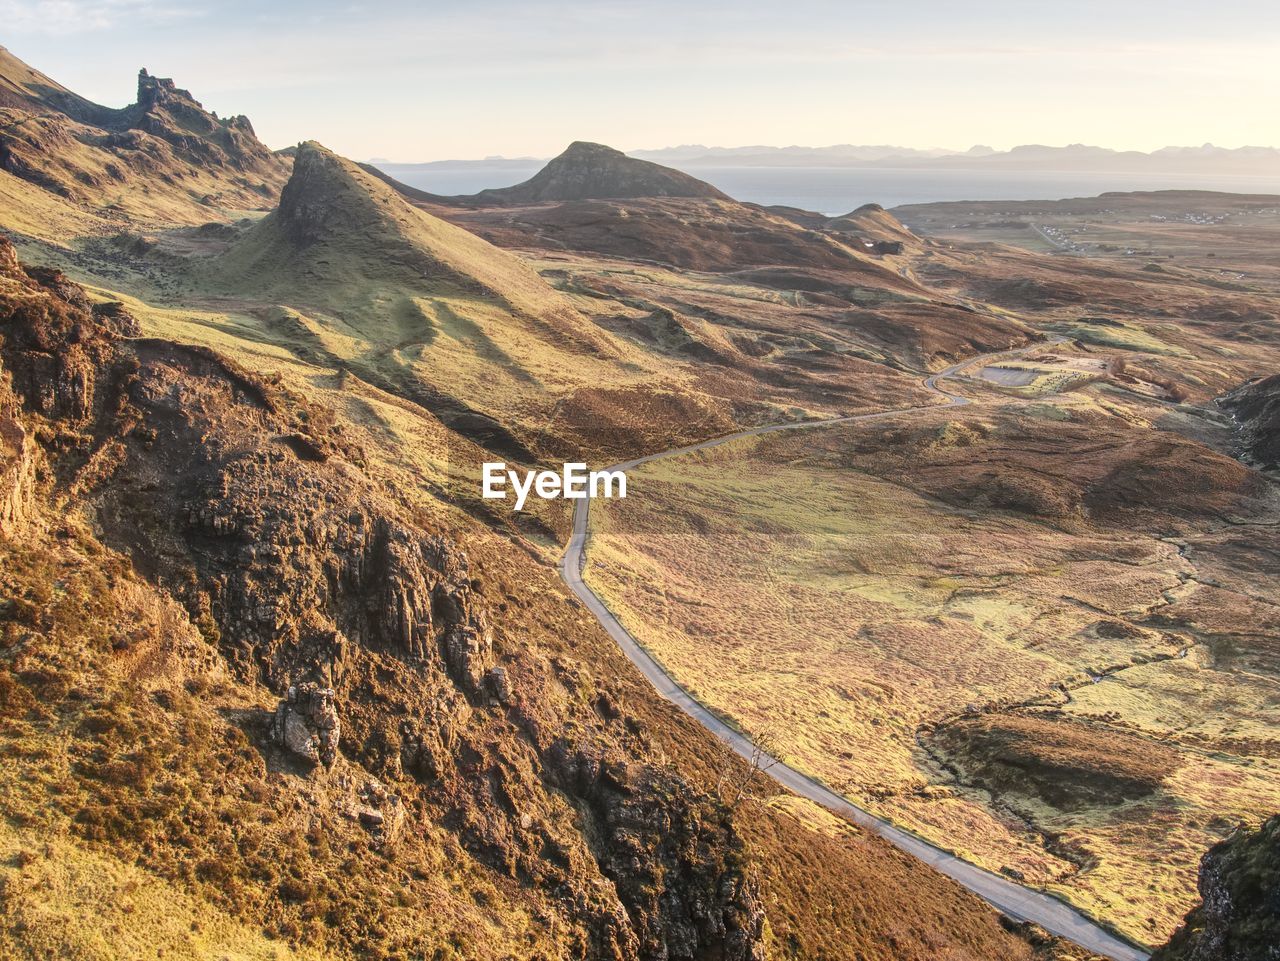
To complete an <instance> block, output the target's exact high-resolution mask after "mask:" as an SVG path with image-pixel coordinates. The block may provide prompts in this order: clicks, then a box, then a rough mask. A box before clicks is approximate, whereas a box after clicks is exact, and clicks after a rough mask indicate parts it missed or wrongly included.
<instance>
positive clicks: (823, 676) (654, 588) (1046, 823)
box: [587, 428, 1280, 943]
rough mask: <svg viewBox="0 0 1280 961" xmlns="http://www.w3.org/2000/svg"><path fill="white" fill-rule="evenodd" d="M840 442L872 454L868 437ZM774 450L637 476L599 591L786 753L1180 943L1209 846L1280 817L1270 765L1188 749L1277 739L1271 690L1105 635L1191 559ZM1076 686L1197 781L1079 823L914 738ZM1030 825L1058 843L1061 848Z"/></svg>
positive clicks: (992, 857) (1137, 933) (738, 448)
mask: <svg viewBox="0 0 1280 961" xmlns="http://www.w3.org/2000/svg"><path fill="white" fill-rule="evenodd" d="M865 429H874V428H865ZM844 436H846V437H847V442H848V444H850V445H856V444H857V443H858V431H857V429H856V428H854V429H849V430H847V431H846V433H845V435H844ZM778 443H779V442H778V441H777V440H776V439H775V438H764V439H760V438H756V439H750V440H746V441H742V442H735V443H733V444H730V445H725V446H722V447H720V448H716V449H714V450H712V451H707V452H700V453H698V454H696V455H689V456H682V457H680V458H675V459H670V460H664V461H659V462H656V463H653V464H650V465H646V466H645V467H643V468H641V469H639V470H637V471H635V472H633V473H632V474H631V476H630V477H629V489H628V498H627V499H626V500H625V501H613V502H608V503H602V504H600V505H597V507H596V509H594V510H593V511H592V515H591V516H592V540H591V545H590V555H589V566H588V569H587V577H588V580H589V582H590V583H591V585H592V586H593V588H594V589H595V590H596V591H597V592H598V593H599V594H600V595H601V596H602V597H603V598H604V599H605V600H606V601H607V603H608V604H609V606H610V607H611V608H612V609H613V610H614V611H615V613H617V614H618V616H619V618H620V619H621V620H622V621H623V623H624V624H625V625H626V626H627V628H628V629H629V630H631V631H632V633H633V634H634V635H635V636H636V637H637V638H639V639H640V640H641V642H642V643H644V644H645V645H646V647H647V648H648V649H649V650H650V651H651V652H652V653H653V654H654V655H655V656H656V657H657V658H658V659H659V660H660V661H661V662H662V663H663V664H664V666H665V667H666V668H667V669H668V670H669V671H670V672H671V673H672V674H673V675H674V676H675V677H676V678H677V679H678V680H679V681H680V682H681V683H682V684H684V685H685V686H686V687H687V688H688V689H689V690H690V691H691V692H693V693H694V694H695V695H696V696H698V697H699V698H700V699H701V700H703V701H704V702H705V703H707V704H709V705H710V706H712V707H713V708H715V709H716V710H718V711H720V712H721V713H723V714H725V715H726V716H728V717H730V718H732V719H733V720H734V721H735V722H737V723H738V724H740V725H741V726H742V727H743V728H745V729H746V730H748V731H754V732H769V733H771V734H772V735H773V736H774V737H775V738H776V739H777V740H778V742H779V744H780V753H781V754H782V756H783V757H784V758H785V759H786V760H787V761H788V762H789V763H791V764H793V765H794V766H796V767H798V768H800V769H802V770H805V771H807V772H808V773H811V774H813V775H815V776H817V777H819V778H820V779H822V780H824V781H826V782H827V783H829V784H832V785H834V786H836V787H837V788H839V789H842V790H844V791H845V792H846V793H847V794H848V795H849V796H850V797H851V798H853V799H854V800H856V801H858V802H859V803H862V804H864V805H865V806H867V807H869V808H871V809H872V810H875V811H876V812H878V813H881V814H883V815H885V816H887V817H890V818H891V819H892V820H894V821H895V822H897V823H900V824H903V825H905V826H907V827H910V828H912V829H913V830H916V831H918V832H919V833H921V834H923V835H925V836H926V837H929V838H930V839H932V840H934V841H936V842H938V843H940V844H942V845H943V846H944V847H947V848H950V849H953V850H955V851H957V852H958V853H961V854H963V855H964V856H966V857H968V858H970V859H972V860H975V861H977V862H978V863H982V864H984V865H986V866H988V867H991V868H992V869H995V870H999V869H1000V868H1003V867H1008V868H1013V869H1016V870H1017V871H1018V872H1020V873H1021V874H1022V875H1024V876H1025V877H1026V878H1027V879H1028V881H1030V882H1031V883H1038V884H1041V885H1045V886H1048V887H1050V888H1051V889H1053V890H1057V891H1059V892H1061V893H1062V894H1063V895H1064V896H1066V897H1068V898H1069V899H1070V900H1072V901H1074V902H1075V903H1077V904H1079V905H1080V906H1081V907H1083V908H1084V909H1085V910H1087V911H1090V912H1093V913H1095V914H1097V915H1098V916H1100V917H1104V918H1106V919H1107V920H1109V921H1111V922H1113V923H1115V924H1116V925H1117V926H1119V927H1120V928H1121V929H1122V930H1124V931H1125V932H1126V933H1127V934H1129V935H1130V936H1132V937H1135V938H1137V939H1139V940H1142V941H1146V942H1148V943H1155V942H1158V941H1160V940H1162V939H1163V938H1164V937H1165V936H1167V935H1168V933H1169V932H1170V931H1171V930H1172V928H1173V927H1174V926H1175V924H1176V923H1177V921H1178V920H1179V919H1180V918H1181V915H1182V914H1183V913H1184V912H1185V911H1186V910H1187V908H1188V907H1189V906H1190V904H1191V903H1192V901H1193V900H1194V897H1193V896H1194V879H1195V866H1196V864H1197V862H1198V859H1199V857H1200V855H1201V854H1202V853H1203V851H1204V849H1205V848H1206V847H1207V846H1208V845H1209V844H1211V843H1212V842H1213V841H1214V840H1215V839H1216V838H1217V837H1219V836H1221V835H1222V834H1223V833H1224V832H1225V831H1226V830H1227V829H1228V827H1229V825H1230V824H1231V823H1232V821H1233V819H1235V818H1256V817H1258V816H1260V815H1262V814H1265V813H1267V812H1268V811H1271V810H1275V809H1276V808H1278V807H1280V776H1278V774H1280V772H1277V771H1275V770H1273V769H1272V767H1271V765H1270V762H1269V761H1266V762H1264V761H1261V760H1258V759H1255V758H1250V757H1248V756H1221V757H1216V758H1215V759H1214V760H1212V761H1209V760H1208V759H1206V757H1205V756H1204V753H1203V751H1200V750H1197V749H1196V748H1195V746H1194V744H1185V745H1182V744H1179V741H1180V740H1182V739H1183V735H1184V734H1195V733H1197V732H1199V733H1203V735H1204V736H1205V737H1206V738H1208V737H1216V736H1219V735H1226V734H1230V735H1233V736H1238V737H1239V738H1240V739H1242V740H1244V739H1247V738H1254V739H1258V738H1262V737H1263V736H1264V732H1265V731H1266V730H1267V728H1269V727H1270V728H1271V729H1272V730H1274V726H1273V725H1274V724H1275V722H1276V721H1277V720H1280V718H1278V717H1276V716H1275V715H1276V713H1277V707H1276V704H1275V699H1274V698H1273V697H1268V698H1264V697H1263V692H1264V690H1266V691H1273V690H1274V687H1273V686H1269V685H1270V684H1271V682H1269V681H1267V680H1264V679H1261V678H1259V679H1257V680H1256V682H1254V684H1253V686H1252V687H1251V686H1250V683H1251V682H1250V681H1248V680H1247V679H1242V678H1240V677H1239V676H1238V675H1236V674H1226V673H1219V672H1217V671H1214V670H1213V669H1212V668H1211V667H1209V666H1207V665H1206V664H1205V658H1204V656H1203V655H1202V654H1200V655H1197V654H1196V653H1195V651H1194V649H1193V652H1192V654H1191V655H1189V656H1188V657H1186V658H1177V656H1176V655H1177V654H1178V651H1179V646H1180V645H1181V644H1182V643H1184V641H1183V640H1182V639H1181V638H1179V637H1175V636H1173V635H1168V634H1164V633H1161V632H1159V631H1157V630H1152V629H1147V628H1143V629H1140V630H1138V631H1135V632H1134V634H1133V636H1128V637H1107V636H1106V634H1105V632H1103V633H1099V632H1098V630H1097V628H1096V625H1097V624H1098V623H1099V622H1100V621H1103V620H1111V619H1116V620H1120V621H1125V620H1128V619H1132V618H1141V617H1142V616H1143V615H1145V614H1146V613H1147V612H1148V611H1149V610H1151V609H1153V608H1158V607H1161V606H1163V605H1164V604H1165V603H1166V599H1171V600H1175V601H1176V600H1177V599H1178V598H1179V597H1181V596H1182V595H1185V594H1186V593H1187V592H1188V591H1194V590H1195V589H1196V586H1195V584H1194V583H1191V584H1184V583H1183V578H1185V577H1186V576H1187V575H1188V574H1190V573H1192V572H1193V568H1192V567H1191V565H1190V564H1189V563H1188V562H1187V561H1186V560H1184V559H1183V558H1181V557H1179V555H1178V553H1177V551H1176V548H1175V546H1174V545H1173V544H1171V543H1165V542H1162V541H1160V540H1158V539H1156V538H1152V537H1141V536H1133V535H1127V534H1125V535H1117V536H1112V535H1109V534H1106V533H1105V532H1102V531H1090V530H1087V529H1081V530H1078V531H1077V532H1076V533H1067V532H1065V531H1063V530H1056V529H1053V528H1049V527H1047V526H1045V525H1043V524H1040V523H1037V522H1036V521H1034V520H1033V519H1031V518H1019V517H1017V516H1016V515H1011V514H1008V513H1001V512H997V513H994V514H986V515H981V516H980V515H976V514H974V513H973V512H970V511H966V510H962V509H957V508H951V507H948V506H947V505H945V504H942V503H941V502H938V501H934V500H931V499H928V498H925V497H923V496H921V495H919V494H917V493H914V492H913V491H911V490H908V489H904V488H902V487H900V486H897V485H895V484H892V483H890V482H888V481H885V480H880V479H877V478H875V477H873V476H870V475H866V474H860V473H856V472H853V471H849V470H841V469H838V468H835V467H831V466H829V465H827V464H824V463H822V462H821V461H820V460H818V459H817V458H805V457H803V456H801V457H800V458H799V459H796V458H795V457H794V456H793V455H794V447H795V445H794V444H793V446H792V447H788V448H787V449H786V450H787V456H786V457H783V456H779V455H777V454H776V452H775V448H774V445H776V444H778ZM788 443H791V441H788ZM799 446H800V447H801V449H802V448H803V445H799ZM788 458H790V459H788ZM1166 592H1167V595H1166ZM1166 658H1173V659H1172V660H1166ZM1144 662H1150V663H1144ZM1134 664H1136V665H1138V666H1134V667H1128V669H1127V670H1125V671H1123V672H1122V673H1121V674H1119V675H1118V676H1117V677H1116V678H1114V679H1109V680H1107V681H1104V682H1103V683H1101V684H1092V683H1089V678H1090V675H1095V674H1098V673H1101V672H1103V671H1106V670H1109V669H1115V668H1117V667H1122V668H1124V667H1127V666H1128V665H1134ZM1061 684H1066V685H1068V686H1071V687H1073V688H1074V687H1078V690H1076V691H1075V692H1074V695H1073V696H1074V698H1075V700H1074V701H1073V703H1072V704H1070V705H1069V706H1068V707H1067V710H1068V711H1069V712H1072V713H1081V714H1084V715H1087V716H1089V717H1090V718H1094V719H1102V720H1105V721H1107V722H1111V723H1116V724H1117V725H1118V726H1122V727H1132V728H1134V729H1136V730H1140V731H1146V732H1150V734H1151V735H1152V736H1155V737H1158V738H1160V739H1162V741H1167V742H1168V743H1172V744H1175V745H1178V746H1179V750H1182V751H1183V752H1184V753H1185V756H1186V763H1185V764H1184V766H1183V767H1182V768H1181V770H1180V772H1179V774H1178V776H1177V777H1176V778H1174V779H1172V780H1171V781H1170V783H1169V784H1166V785H1165V786H1164V787H1163V789H1162V790H1161V791H1160V792H1159V793H1158V794H1157V796H1155V797H1153V798H1148V799H1144V800H1142V801H1139V802H1132V803H1127V804H1122V805H1120V806H1119V807H1115V808H1110V807H1102V808H1098V807H1093V808H1089V809H1087V810H1085V811H1083V812H1078V813H1075V814H1071V815H1065V814H1063V812H1057V811H1055V810H1054V809H1052V808H1050V807H1049V806H1048V805H1045V804H1043V803H1038V802H1035V801H1034V800H1031V799H1026V798H1022V797H1020V796H1019V797H1002V798H1001V799H1000V800H1001V801H1002V802H1004V803H1006V804H1009V805H1011V808H1010V807H1004V806H999V807H993V806H992V798H991V797H990V796H989V795H988V794H986V793H985V792H983V791H980V790H974V789H969V788H965V787H958V786H956V785H954V783H952V779H951V777H950V776H949V775H948V774H946V773H944V772H943V771H942V770H941V769H939V768H938V767H937V765H936V764H935V763H934V761H933V760H932V759H931V758H929V757H928V756H926V755H925V754H924V752H923V751H922V749H921V747H920V745H919V744H918V743H917V740H916V735H917V731H918V730H919V729H920V728H921V727H922V726H926V727H927V726H928V725H929V724H931V723H934V722H937V721H940V720H942V719H945V718H946V717H948V716H951V715H955V714H959V713H963V712H965V711H967V710H975V709H976V710H987V709H999V708H1001V707H1007V706H1009V705H1014V704H1017V703H1020V702H1023V701H1026V700H1029V699H1030V700H1040V701H1043V702H1044V703H1048V704H1058V703H1061V702H1062V701H1063V700H1064V698H1063V696H1062V695H1061V694H1060V693H1059V692H1058V691H1057V690H1056V687H1057V686H1058V685H1061ZM1238 684H1244V687H1243V688H1240V687H1237V685H1238ZM1079 685H1083V686H1079ZM1264 700H1266V701H1268V702H1269V703H1271V707H1269V708H1264V707H1262V704H1263V701H1264ZM1259 708H1261V710H1259ZM1177 718H1182V723H1181V724H1178V723H1176V719H1177ZM1268 742H1269V739H1268ZM1233 778H1243V781H1241V782H1240V783H1239V786H1238V787H1235V788H1233V789H1232V791H1233V792H1234V793H1231V794H1230V795H1229V796H1224V797H1223V798H1221V799H1220V801H1218V802H1215V791H1216V785H1218V784H1219V783H1222V782H1223V781H1224V779H1225V780H1226V781H1228V782H1231V783H1235V782H1233V781H1232V779H1233ZM1144 819H1145V820H1144ZM1029 822H1030V823H1034V825H1035V826H1036V828H1038V829H1040V830H1044V831H1048V832H1050V833H1052V834H1054V835H1058V836H1059V839H1060V840H1059V843H1058V844H1055V845H1054V846H1052V847H1050V848H1046V847H1045V845H1044V843H1043V841H1042V839H1041V838H1040V837H1039V835H1038V834H1036V833H1035V832H1034V831H1032V830H1030V823H1029ZM1136 822H1142V823H1143V824H1145V825H1147V826H1144V827H1142V828H1141V829H1136V828H1135V826H1134V825H1135V823H1136ZM1068 851H1069V852H1070V856H1069V857H1068V856H1064V855H1065V853H1066V852H1068ZM1073 861H1081V862H1083V863H1084V864H1085V865H1086V866H1085V868H1084V870H1077V869H1076V867H1075V866H1074V865H1073V863H1072V862H1073ZM1157 863H1158V864H1159V865H1160V867H1159V868H1153V867H1152V865H1153V864H1157ZM1135 886H1139V887H1140V893H1138V894H1134V893H1133V892H1134V890H1135Z"/></svg>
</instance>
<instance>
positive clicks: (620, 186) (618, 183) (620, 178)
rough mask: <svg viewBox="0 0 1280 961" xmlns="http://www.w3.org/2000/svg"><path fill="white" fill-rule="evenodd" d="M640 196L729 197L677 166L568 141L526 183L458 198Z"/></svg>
mask: <svg viewBox="0 0 1280 961" xmlns="http://www.w3.org/2000/svg"><path fill="white" fill-rule="evenodd" d="M639 197H699V198H703V199H710V200H728V199H729V198H728V197H727V196H725V195H724V194H722V193H721V192H720V191H719V190H717V189H716V188H715V187H713V186H711V184H709V183H705V182H704V181H701V180H698V179H697V178H696V177H690V176H689V175H688V174H686V173H682V172H680V171H679V170H672V169H671V168H670V167H663V166H662V165H660V164H655V163H650V162H649V161H647V160H636V159H635V158H634V157H628V156H627V155H626V154H624V153H622V152H621V151H619V150H614V149H613V148H612V147H606V146H604V145H603V144H598V143H585V142H583V141H578V142H576V143H572V144H570V145H569V147H568V149H567V150H565V152H564V153H562V154H560V156H558V157H556V158H555V159H554V160H552V161H551V162H550V163H548V164H547V165H546V166H545V167H543V168H542V169H541V170H540V171H538V173H536V174H534V176H533V177H532V178H530V179H529V180H526V181H525V182H524V183H521V184H516V185H515V186H514V187H503V188H500V189H495V190H484V191H481V192H480V193H478V194H476V195H475V196H474V197H472V198H460V199H469V200H471V201H473V202H475V203H480V204H521V203H541V202H544V201H553V200H609V199H614V200H617V199H632V198H639Z"/></svg>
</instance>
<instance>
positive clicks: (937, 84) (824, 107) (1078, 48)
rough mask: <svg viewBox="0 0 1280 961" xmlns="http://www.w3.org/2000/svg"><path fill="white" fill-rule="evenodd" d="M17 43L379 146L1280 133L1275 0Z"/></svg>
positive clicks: (535, 20) (136, 32)
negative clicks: (166, 81)
mask: <svg viewBox="0 0 1280 961" xmlns="http://www.w3.org/2000/svg"><path fill="white" fill-rule="evenodd" d="M0 44H3V45H4V46H6V47H8V48H9V50H10V51H11V52H12V53H14V54H15V55H16V56H18V57H20V58H21V59H23V60H25V61H26V62H27V63H29V64H31V65H32V66H34V67H35V68H37V69H39V70H41V71H43V72H44V73H46V74H48V75H49V76H51V77H52V78H54V79H55V80H57V81H59V82H60V83H62V84H64V85H65V86H67V87H70V88H71V89H72V90H75V91H76V92H78V93H80V94H82V95H84V96H86V97H89V98H90V99H92V100H96V101H98V102H100V103H104V104H107V105H109V106H123V105H124V104H126V103H128V102H130V101H132V100H133V98H134V91H135V83H136V75H137V71H138V69H139V68H140V67H146V68H147V69H148V70H149V71H150V72H151V73H153V74H157V75H159V76H165V77H173V78H174V79H176V80H177V82H178V86H180V87H185V88H187V89H189V90H190V91H191V92H192V93H193V94H194V95H195V97H196V99H198V100H200V101H201V102H203V103H204V105H205V106H206V107H207V108H209V109H211V110H216V111H217V112H218V113H219V115H228V114H237V113H243V114H246V115H247V116H248V117H249V118H250V120H251V121H252V122H253V124H254V127H255V129H256V130H257V132H258V135H259V136H260V137H261V138H262V139H263V140H264V141H265V142H266V143H267V144H268V145H270V146H272V147H276V148H279V147H283V146H287V145H289V144H292V143H297V142H299V141H301V140H308V139H314V140H319V141H321V142H322V143H324V144H325V145H327V146H329V147H330V148H332V149H334V150H337V151H339V152H340V153H343V154H345V155H347V156H351V157H355V158H357V159H367V158H372V157H378V158H385V159H389V160H393V161H399V162H412V161H427V160H442V159H466V158H480V157H486V156H497V155H502V156H508V157H517V156H534V157H548V156H551V155H554V154H556V153H559V152H560V150H562V149H563V148H564V147H565V145H567V144H568V143H569V142H570V141H573V140H593V141H597V142H601V143H607V144H610V145H612V146H615V147H618V148H620V149H623V150H634V149H643V148H657V147H664V146H674V145H678V144H689V143H700V144H707V145H715V146H740V145H746V144H769V145H775V146H787V145H791V144H800V145H805V146H822V145H827V144H835V143H853V144H894V145H898V146H906V147H919V148H928V147H947V148H956V149H964V148H967V147H969V146H970V145H972V144H977V143H981V144H987V145H990V146H993V147H996V148H998V149H1004V148H1008V147H1012V146H1015V145H1017V144H1023V143H1044V144H1052V145H1062V144H1067V143H1088V144H1096V145H1099V146H1105V147H1113V148H1117V149H1137V150H1152V149H1156V148H1159V147H1163V146H1168V145H1197V144H1201V143H1206V142H1212V143H1215V144H1217V145H1219V146H1225V147H1238V146H1243V145H1266V146H1271V145H1280V124H1278V123H1277V121H1276V118H1278V117H1280V67H1277V64H1280V4H1277V3H1275V2H1274V0H1269V2H1254V0H1215V2H1213V3H1206V2H1203V0H1197V2H1194V3H1187V2H1181V0H1161V2H1146V0H1143V2H1126V0H1108V2H1102V0H1057V2H1042V0H1018V2H1013V0H1007V2H1006V0H997V2H988V0H972V2H968V3H964V2H960V0H897V2H890V0H771V2H767V3H766V2H758V0H679V2H675V0H649V2H646V0H632V2H619V0H595V2H590V3H586V2H567V0H527V2H515V0H427V2H417V3H408V2H400V0H383V2H379V3H376V4H361V3H342V2H328V0H313V2H309V3H301V2H296V0H279V2H271V0H266V2H264V0H256V2H246V0H204V2H200V0H195V2H190V0H189V2H185V3H178V2H169V0H160V2H154V3H146V2H139V0H0Z"/></svg>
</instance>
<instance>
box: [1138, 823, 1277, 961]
mask: <svg viewBox="0 0 1280 961" xmlns="http://www.w3.org/2000/svg"><path fill="white" fill-rule="evenodd" d="M1199 883H1200V897H1201V903H1200V905H1199V906H1198V907H1196V908H1194V909H1193V910H1192V911H1191V912H1190V913H1189V914H1188V915H1187V918H1186V920H1185V921H1184V922H1183V925H1182V927H1181V928H1180V929H1179V930H1178V931H1177V932H1176V933H1175V934H1174V936H1173V937H1172V938H1171V939H1170V941H1169V943H1168V944H1167V945H1165V946H1164V947H1163V948H1160V949H1159V950H1157V951H1156V952H1155V953H1154V954H1153V955H1152V956H1151V961H1277V959H1280V816H1277V817H1273V818H1271V819H1270V820H1268V821H1267V822H1266V823H1265V824H1263V825H1262V827H1261V828H1260V829H1259V830H1257V831H1253V832H1250V831H1238V832H1237V833H1236V834H1234V835H1233V836H1232V837H1230V838H1228V839H1227V840H1225V841H1222V842H1220V843H1219V844H1216V845H1214V847H1212V848H1210V849H1209V851H1208V853H1206V854H1205V856H1204V858H1203V860H1201V862H1200V882H1199Z"/></svg>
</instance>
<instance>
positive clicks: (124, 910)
mask: <svg viewBox="0 0 1280 961" xmlns="http://www.w3.org/2000/svg"><path fill="white" fill-rule="evenodd" d="M0 886H2V887H3V891H4V907H3V909H2V910H0V954H3V956H4V957H6V958H10V959H12V961H20V959H28V958H29V959H33V961H34V959H37V958H51V957H56V958H60V959H65V961H116V959H119V958H141V957H164V958H190V959H192V961H196V959H207V958H218V959H225V961H294V959H296V961H320V959H325V958H332V957H335V955H331V954H330V953H328V952H326V951H320V950H312V949H307V948H298V949H294V948H291V947H290V946H289V945H288V944H287V943H286V942H284V941H281V940H278V939H275V938H272V937H269V936H267V935H266V934H264V933H263V932H262V931H261V930H260V929H258V928H255V927H253V926H251V925H249V924H246V923H245V922H243V921H240V920H237V919H234V918H232V917H230V916H228V915H226V914H224V913H222V912H220V911H218V910H217V909H216V908H214V907H213V906H212V905H211V904H210V903H209V902H208V901H204V900H201V899H198V898H195V897H192V896H191V895H190V894H187V893H186V892H184V891H182V890H181V889H180V888H178V887H176V886H174V885H173V884H170V883H167V882H165V881H162V880H160V879H159V878H157V877H155V876H154V875H152V874H150V873H148V872H147V871H144V870H143V869H141V868H138V867H136V866H135V865H132V864H128V863H126V862H124V861H121V860H119V859H117V858H114V857H112V856H110V855H109V854H106V853H103V851H102V849H101V848H97V849H90V848H88V847H86V846H85V845H83V844H80V843H78V842H76V841H73V840H70V839H68V838H66V837H65V836H60V835H57V834H41V833H38V832H34V831H28V830H18V829H14V828H13V827H11V826H10V825H9V824H7V823H6V822H4V821H0Z"/></svg>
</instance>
